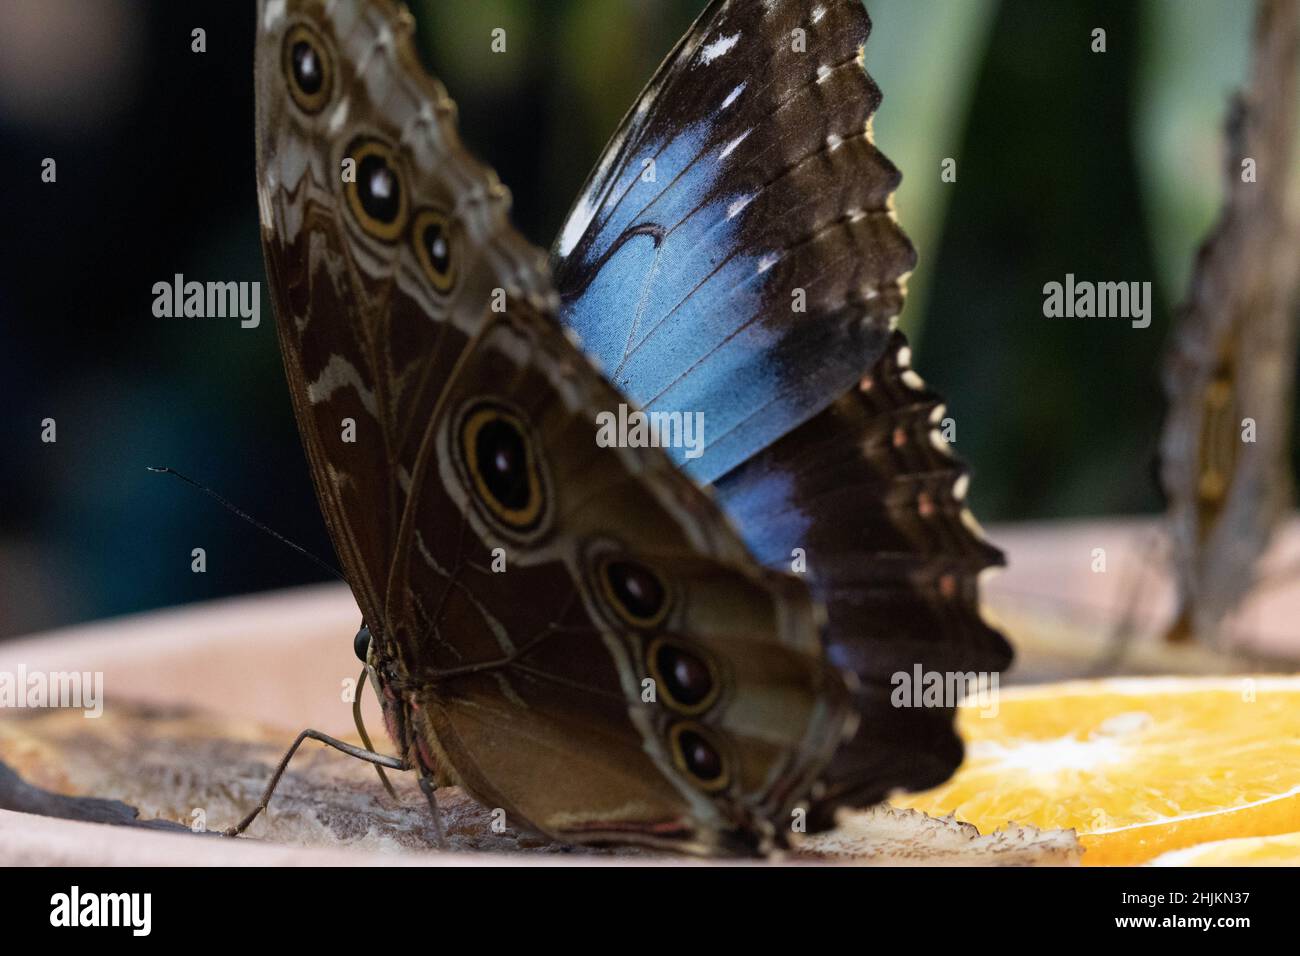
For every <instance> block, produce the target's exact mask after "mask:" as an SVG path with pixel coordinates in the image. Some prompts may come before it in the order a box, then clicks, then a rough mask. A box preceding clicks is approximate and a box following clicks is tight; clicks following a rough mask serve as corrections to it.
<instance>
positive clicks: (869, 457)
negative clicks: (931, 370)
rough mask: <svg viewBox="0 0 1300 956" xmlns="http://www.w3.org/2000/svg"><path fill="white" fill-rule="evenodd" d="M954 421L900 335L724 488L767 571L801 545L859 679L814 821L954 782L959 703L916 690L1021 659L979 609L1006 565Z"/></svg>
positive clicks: (721, 484) (847, 664)
mask: <svg viewBox="0 0 1300 956" xmlns="http://www.w3.org/2000/svg"><path fill="white" fill-rule="evenodd" d="M944 413H945V409H944V406H943V405H942V404H941V402H940V399H939V397H938V396H937V395H936V394H935V393H934V392H933V391H932V390H930V389H929V388H928V387H926V385H925V383H924V382H923V381H922V380H921V378H920V377H919V376H918V375H917V374H916V373H915V372H913V371H912V370H911V368H910V349H909V348H908V346H907V343H906V340H905V338H904V336H903V334H902V333H901V332H895V333H894V335H893V337H892V339H891V342H890V345H889V348H888V349H887V351H886V352H885V354H884V355H883V356H882V357H881V358H880V359H879V360H878V361H877V363H876V365H875V367H874V368H873V369H872V370H871V372H870V373H869V374H868V375H866V376H865V377H863V379H862V380H861V381H860V382H859V384H858V386H857V387H856V388H854V389H852V390H851V391H849V392H846V393H845V394H843V395H841V396H840V397H839V398H838V399H836V401H835V402H834V403H833V404H832V405H831V406H830V407H829V408H827V409H826V410H825V411H823V412H821V413H820V414H818V415H817V416H816V417H814V418H813V419H811V420H810V421H808V422H806V423H805V424H803V425H801V426H800V427H799V428H797V429H795V430H794V431H793V432H791V433H790V434H788V435H785V436H784V437H782V438H781V439H780V440H778V441H777V442H775V443H774V444H773V445H771V446H769V447H768V448H766V449H764V450H763V451H762V452H760V453H759V454H758V455H756V456H754V457H753V458H751V459H750V460H749V461H747V462H745V463H744V464H742V465H740V466H739V467H738V468H736V469H734V470H733V471H732V472H730V473H729V474H727V475H725V476H724V477H723V478H722V479H721V480H719V481H718V483H717V486H716V487H717V492H718V500H719V502H720V503H721V504H722V505H723V507H724V509H725V510H726V511H727V512H728V514H730V515H731V516H732V517H733V518H734V519H735V520H736V522H737V524H738V526H739V527H740V528H742V529H744V534H745V539H746V542H747V543H748V544H749V546H750V549H751V550H752V552H753V553H754V554H755V555H756V556H757V557H758V558H759V560H760V561H762V562H763V563H764V564H766V565H768V566H769V567H773V568H788V567H790V563H791V558H792V555H794V554H796V550H795V549H800V550H799V552H797V553H798V554H799V555H800V557H801V558H802V560H803V561H804V562H806V565H807V570H806V573H807V577H808V581H809V584H810V587H811V588H812V591H813V594H814V596H816V597H817V598H819V599H820V600H821V601H822V602H823V603H824V605H825V607H826V612H827V629H826V637H825V640H826V647H827V656H828V657H829V658H830V660H831V661H833V662H834V663H835V664H837V665H838V666H840V667H843V668H845V669H847V670H849V671H851V672H852V673H853V674H855V675H856V676H857V678H858V682H857V683H858V687H857V691H856V694H855V698H856V705H857V709H858V712H859V714H860V716H861V720H860V721H859V725H858V730H857V734H856V735H855V736H854V737H853V739H852V740H850V741H849V742H848V743H846V744H845V745H844V746H843V747H842V748H841V749H840V750H839V751H838V752H837V753H836V755H835V759H834V761H833V763H832V765H831V766H830V768H829V769H828V770H827V772H826V774H825V776H824V781H825V784H826V788H825V791H824V793H823V794H822V796H821V798H820V799H818V800H817V801H816V802H815V804H814V813H813V821H814V822H816V821H818V820H819V819H821V820H825V821H829V820H830V818H831V816H832V814H833V811H834V809H835V808H836V807H837V806H840V805H849V806H865V805H868V804H871V803H875V802H877V801H879V800H881V799H883V798H884V797H885V796H886V795H887V794H888V793H889V791H890V790H893V789H895V788H898V787H904V788H907V789H910V790H918V789H923V788H926V787H930V786H935V785H937V784H939V783H941V782H942V781H944V780H946V779H947V778H948V776H949V775H951V773H952V772H953V770H955V769H956V768H957V765H958V764H959V763H960V762H961V755H962V748H961V743H960V741H959V740H958V739H957V736H956V734H955V733H954V732H953V706H952V701H951V700H943V701H940V702H937V703H935V702H930V701H926V702H925V703H926V706H923V707H919V706H917V701H916V699H915V698H914V696H913V694H912V692H911V689H912V688H918V690H919V688H920V687H921V686H922V685H923V682H924V680H925V678H926V677H927V676H928V675H935V674H937V675H941V677H942V678H943V679H944V680H945V681H946V680H947V679H948V678H949V677H950V676H951V675H970V676H971V678H972V683H971V684H970V685H969V687H968V688H967V689H970V690H976V689H980V685H979V683H978V680H979V676H978V675H981V674H983V675H986V676H987V675H992V674H996V673H999V672H1001V671H1002V670H1004V669H1005V668H1006V667H1007V666H1008V665H1009V664H1010V662H1011V650H1010V648H1009V646H1008V645H1007V643H1006V640H1005V639H1004V638H1003V637H1002V635H1001V634H999V633H998V632H997V631H995V630H993V629H992V628H990V627H989V626H988V625H987V624H986V623H985V622H984V620H983V619H982V618H981V616H980V609H979V577H980V574H981V573H982V572H983V571H984V570H985V569H986V568H989V567H992V566H994V565H1000V564H1002V563H1003V559H1002V555H1001V553H1000V552H999V551H998V550H997V549H996V548H993V547H992V546H991V545H989V544H988V543H987V542H985V541H984V539H983V536H982V534H981V532H980V530H979V527H978V525H976V523H975V521H974V519H973V518H972V517H971V515H970V512H969V511H968V510H967V509H966V507H965V503H964V499H965V496H966V489H967V485H968V483H969V481H968V476H967V470H966V468H965V467H964V466H963V465H962V464H961V463H960V462H958V461H957V460H956V459H955V458H954V457H953V455H952V453H951V451H950V450H949V445H948V443H947V442H946V441H945V440H944V439H943V438H942V437H941V434H940V431H939V429H940V427H941V422H942V420H943V418H944ZM898 675H903V676H902V679H900V678H899V676H898ZM902 687H905V688H907V689H908V690H907V691H906V692H901V691H900V688H902ZM987 687H988V685H987V684H985V685H984V688H985V689H987Z"/></svg>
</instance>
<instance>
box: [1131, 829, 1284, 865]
mask: <svg viewBox="0 0 1300 956" xmlns="http://www.w3.org/2000/svg"><path fill="white" fill-rule="evenodd" d="M1151 865H1152V866H1300V833H1284V834H1282V835H1281V836H1263V837H1238V838H1237V839H1235V840H1215V841H1214V842H1213V843H1201V844H1198V845H1196V846H1189V847H1188V848H1187V849H1185V850H1171V851H1170V852H1168V853H1162V854H1160V856H1158V857H1156V858H1155V859H1154V860H1152V861H1151Z"/></svg>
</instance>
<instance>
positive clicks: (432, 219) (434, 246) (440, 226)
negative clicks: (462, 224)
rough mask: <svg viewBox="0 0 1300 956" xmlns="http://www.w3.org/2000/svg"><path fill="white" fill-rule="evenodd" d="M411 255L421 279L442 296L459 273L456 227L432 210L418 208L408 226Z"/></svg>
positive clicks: (458, 242) (457, 231)
mask: <svg viewBox="0 0 1300 956" xmlns="http://www.w3.org/2000/svg"><path fill="white" fill-rule="evenodd" d="M411 242H412V244H413V245H414V246H415V258H416V259H417V260H418V261H419V263H420V268H421V269H423V270H424V275H425V278H427V279H428V280H429V282H431V283H432V284H433V287H434V289H436V290H437V291H438V292H440V293H441V294H443V295H446V294H447V293H449V292H451V290H452V289H453V288H455V286H456V279H457V276H458V275H459V272H460V229H459V227H458V226H457V225H456V223H455V222H454V221H453V220H452V219H451V218H450V217H449V216H446V215H444V214H442V213H440V212H438V211H437V210H435V209H421V210H420V211H419V212H417V213H416V214H415V223H414V225H412V227H411Z"/></svg>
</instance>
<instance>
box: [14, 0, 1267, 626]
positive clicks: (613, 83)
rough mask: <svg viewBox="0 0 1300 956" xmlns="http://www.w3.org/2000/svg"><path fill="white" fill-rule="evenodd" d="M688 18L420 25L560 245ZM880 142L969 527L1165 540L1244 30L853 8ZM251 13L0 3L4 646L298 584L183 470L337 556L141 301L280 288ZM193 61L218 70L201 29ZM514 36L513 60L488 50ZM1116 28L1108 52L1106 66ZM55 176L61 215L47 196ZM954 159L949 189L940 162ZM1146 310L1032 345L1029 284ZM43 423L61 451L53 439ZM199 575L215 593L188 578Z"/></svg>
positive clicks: (1093, 0) (1102, 7)
mask: <svg viewBox="0 0 1300 956" xmlns="http://www.w3.org/2000/svg"><path fill="white" fill-rule="evenodd" d="M703 5H704V4H703V2H702V0H474V2H472V3H471V2H442V0H414V6H415V8H416V10H417V13H418V15H419V22H420V30H421V40H422V45H423V47H424V49H425V51H426V55H427V58H428V59H429V61H430V62H431V63H432V64H433V65H434V67H435V69H436V71H437V72H438V74H439V75H440V77H441V78H442V80H443V81H444V83H445V84H446V86H447V87H448V89H449V91H450V92H451V95H452V96H453V98H455V99H456V100H457V102H458V104H459V107H460V115H461V124H462V130H463V134H464V138H465V140H466V141H467V142H468V143H469V144H470V146H471V147H472V148H473V149H474V150H475V151H477V152H478V153H479V154H480V155H481V156H483V157H484V158H485V159H486V160H488V161H489V162H490V163H491V164H492V165H493V166H495V167H496V168H497V170H498V172H499V173H500V175H501V178H502V179H503V181H504V182H506V183H507V184H508V185H509V186H510V187H511V188H512V190H513V192H514V196H515V211H516V221H517V223H518V224H519V226H520V227H521V228H522V229H523V231H524V232H525V233H526V234H527V235H528V236H529V237H531V238H532V239H533V240H534V241H536V242H537V243H539V244H541V245H549V244H550V241H551V237H553V236H554V235H555V234H556V232H557V230H558V228H559V226H560V223H561V221H562V218H563V216H564V214H565V213H566V211H567V210H568V207H569V204H570V203H571V201H572V199H573V197H574V195H575V194H576V192H577V189H578V187H579V186H580V185H581V184H582V182H583V180H584V179H585V177H586V175H587V172H588V170H589V169H590V167H591V166H592V165H593V164H594V162H595V160H596V159H597V157H598V155H599V152H600V150H601V148H602V146H603V145H604V143H605V141H606V140H607V139H608V138H609V136H610V134H611V133H612V132H613V130H614V128H615V127H616V125H617V123H618V121H619V119H620V118H621V117H622V115H623V113H624V112H625V111H626V110H627V109H628V107H629V106H630V105H631V104H632V102H633V99H634V97H635V96H636V94H637V92H638V91H639V89H640V88H641V86H642V85H643V84H644V83H645V81H646V80H647V79H649V77H650V75H651V73H652V72H653V70H654V68H655V67H656V65H657V64H658V62H659V60H660V59H661V58H662V56H663V55H664V54H665V53H666V52H667V51H668V50H669V49H670V48H671V46H672V45H673V44H674V43H675V42H676V40H677V38H678V37H679V36H680V35H681V33H682V32H683V31H684V30H685V29H686V27H687V26H688V25H689V24H690V22H691V21H692V19H693V18H694V17H695V16H696V15H697V14H698V13H699V11H700V9H702V7H703ZM867 7H868V9H869V11H870V12H871V15H872V17H873V20H874V22H875V27H874V31H873V34H872V37H871V40H870V41H869V43H868V46H867V57H866V59H867V64H868V69H869V71H870V72H871V73H872V74H873V76H874V77H875V79H876V80H877V82H878V83H879V85H880V86H881V88H882V90H883V92H884V103H883V105H882V107H881V109H880V111H879V113H878V115H877V116H876V119H875V139H876V142H877V144H878V145H879V146H880V148H881V149H882V150H883V151H884V152H885V153H886V154H887V155H888V156H890V157H891V158H892V159H893V160H894V161H895V162H896V163H897V164H898V165H899V167H900V168H901V169H902V171H903V174H904V179H903V186H902V188H901V190H900V191H899V193H898V196H897V203H896V205H897V210H898V218H899V221H900V223H901V224H902V226H903V228H904V229H905V230H907V231H908V232H909V234H910V235H911V236H912V238H913V240H914V241H915V243H916V245H917V247H918V250H919V253H920V262H919V265H918V268H917V270H916V272H915V274H914V275H913V277H912V279H911V282H910V285H909V289H910V297H909V304H908V306H907V309H906V311H905V313H904V316H903V325H904V327H905V328H906V329H907V330H908V331H909V332H910V333H911V334H912V335H913V337H914V339H915V342H916V345H917V353H918V354H917V363H916V364H917V367H918V369H919V371H920V372H921V373H922V374H923V375H924V377H925V378H926V379H927V380H928V381H930V382H931V383H933V384H934V385H935V386H936V387H937V388H939V389H940V390H941V391H942V392H943V393H944V394H945V395H946V396H947V397H948V399H949V409H950V413H951V414H952V415H953V416H954V417H955V419H956V421H957V436H956V437H957V450H958V451H959V453H960V454H962V455H963V456H964V457H965V458H967V459H968V460H969V461H970V462H972V464H973V466H974V469H975V478H974V482H973V485H972V501H973V506H974V510H975V512H976V514H977V515H979V517H980V518H981V519H982V520H984V521H985V522H990V521H994V522H996V521H1011V520H1025V519H1043V518H1058V517H1068V516H1083V515H1100V514H1112V513H1133V512H1152V511H1156V510H1158V509H1159V507H1160V499H1159V495H1158V493H1157V490H1156V487H1155V484H1154V481H1153V478H1152V463H1153V456H1154V450H1155V447H1156V440H1157V436H1158V431H1159V425H1160V419H1161V415H1162V407H1163V400H1162V396H1161V392H1160V388H1159V379H1158V363H1159V359H1160V354H1161V351H1162V349H1163V347H1164V345H1165V339H1166V334H1167V332H1168V328H1169V319H1170V313H1171V310H1172V308H1173V306H1174V305H1175V304H1176V303H1177V302H1178V300H1179V299H1180V298H1181V296H1182V294H1183V290H1184V288H1185V285H1186V281H1187V272H1188V267H1189V265H1190V263H1191V260H1192V256H1193V253H1194V251H1195V248H1196V246H1197V245H1198V244H1199V242H1200V240H1201V238H1202V237H1203V235H1204V233H1205V232H1206V230H1207V229H1208V228H1209V226H1210V225H1211V223H1212V221H1213V218H1214V216H1215V214H1216V210H1217V208H1218V203H1219V199H1220V195H1221V191H1220V185H1219V181H1218V177H1219V169H1220V162H1221V155H1220V146H1221V142H1222V139H1221V135H1220V127H1221V123H1222V120H1223V116H1224V112H1225V109H1226V106H1227V102H1228V96H1229V94H1230V92H1231V91H1232V90H1233V89H1234V88H1235V87H1236V86H1237V85H1238V84H1240V83H1241V82H1242V81H1243V80H1244V78H1245V75H1246V69H1247V63H1248V39H1249V30H1250V24H1251V18H1252V10H1253V5H1252V4H1250V3H1247V2H1243V0H1138V2H1133V0H1111V2H1105V0H1087V2H1084V0H1077V2H1072V0H1060V2H1054V3H1051V4H1047V3H1042V2H1034V0H1002V2H998V0H869V2H868V3H867ZM253 26H254V24H253V8H252V5H251V4H244V3H230V2H229V0H220V2H218V0H210V2H199V3H186V4H175V3H168V2H165V0H156V2H151V3H146V2H141V0H97V2H96V3H94V4H86V3H84V2H78V0H5V2H4V3H3V4H0V156H2V157H3V158H2V159H0V162H3V164H4V167H5V168H4V170H3V173H4V178H3V182H4V184H5V185H4V187H3V188H4V190H5V192H4V198H5V207H6V225H5V228H4V231H3V246H0V328H2V329H3V343H4V345H3V348H2V349H0V400H2V401H0V405H2V410H0V429H2V431H0V439H2V440H3V444H2V445H0V447H3V448H4V449H5V452H6V454H5V467H4V468H3V469H0V502H2V506H0V580H3V581H4V589H3V604H2V605H0V636H4V635H12V634H16V633H22V632H26V631H30V630H35V629H38V628H44V627H49V626H53V625H58V624H63V623H69V622H74V621H78V620H85V619H89V618H95V617H100V616H104V615H108V614H117V613H123V612H128V611H135V610H140V609H145V608H150V607H156V606H163V605H168V604H173V603H179V602H184V601H190V600H199V599H205V598H211V597H215V596H219V595H224V594H234V593H241V592H245V591H250V590H258V589H268V588H275V587H282V586H286V585H289V584H295V583H301V582H304V581H310V580H316V579H318V578H319V577H320V575H319V573H318V572H317V569H315V568H314V567H313V566H312V565H310V564H309V563H307V562H305V561H301V560H299V559H298V558H297V557H295V556H294V555H292V554H291V553H289V552H287V551H285V550H283V549H282V548H281V546H280V545H278V544H276V543H275V542H273V541H271V540H270V539H268V538H265V537H264V536H262V535H261V534H260V533H258V532H257V531H255V530H253V529H251V528H248V527H246V526H245V525H243V524H242V523H241V522H239V521H238V520H237V519H235V518H233V517H231V516H229V515H227V514H226V513H224V512H222V511H220V510H219V509H217V508H216V507H215V506H213V505H212V504H211V503H210V502H209V501H208V500H207V499H205V498H203V497H201V496H199V495H197V494H195V493H193V492H191V491H189V490H188V489H186V488H184V487H182V486H180V485H179V484H176V483H173V482H170V481H168V480H167V479H163V478H158V477H154V476H151V475H148V474H147V473H146V472H145V470H144V469H145V466H146V465H150V464H167V465H171V466H173V467H175V468H177V469H179V470H182V471H186V472H188V473H190V474H192V475H194V476H195V477H196V478H198V479H199V480H201V481H204V482H205V483H208V484H210V485H211V486H212V487H214V488H215V489H216V490H218V491H220V492H221V493H222V494H224V495H226V496H227V497H229V498H231V499H232V500H234V501H235V502H236V503H238V504H239V505H240V506H242V507H243V508H245V509H246V510H248V511H250V512H252V513H253V514H255V515H258V516H260V517H263V518H264V519H267V520H269V521H270V522H271V523H272V524H273V525H274V526H275V527H276V528H277V529H278V530H280V531H281V532H283V533H285V534H287V535H288V536H289V537H291V538H294V539H295V540H298V541H300V542H301V543H302V544H304V545H305V546H307V547H308V548H309V549H311V550H314V551H316V552H318V553H321V554H324V555H326V556H329V553H330V552H329V544H328V540H327V538H326V536H325V534H324V531H323V527H322V525H321V522H320V518H319V515H318V513H317V510H316V504H315V499H314V496H313V494H312V490H311V486H310V482H309V479H308V476H307V472H306V468H305V464H304V462H303V460H302V454H301V450H300V447H299V444H298V438H297V433H296V430H295V428H294V425H293V420H292V415H291V412H290V408H289V401H288V396H287V393H286V390H285V387H284V382H283V373H282V371H281V368H280V361H279V355H278V351H277V347H276V342H275V334H274V329H273V328H272V327H271V319H270V310H269V305H268V304H265V303H264V309H263V312H264V320H263V323H262V326H261V327H260V328H258V329H255V330H241V329H240V328H239V327H238V323H237V322H231V321H223V320H192V319H191V320H172V319H156V318H154V317H153V316H152V314H151V303H152V294H151V288H152V285H153V283H154V282H156V281H159V280H162V279H170V277H171V276H172V275H173V273H175V272H183V273H185V274H186V276H187V278H200V279H221V280H231V279H235V280H264V276H263V271H262V265H261V252H260V247H259V242H258V229H257V216H256V200H255V194H254V181H253V154H252V151H253V145H252V144H253V128H252V76H251V73H252V42H253ZM195 27H203V28H204V29H205V30H206V31H207V52H206V53H203V54H196V53H193V52H192V51H191V48H190V45H191V31H192V30H193V29H194V28H195ZM496 27H504V28H505V29H506V31H507V37H508V52H507V54H505V55H493V54H492V53H491V52H490V51H489V37H490V33H491V31H492V29H494V28H496ZM1099 27H1100V28H1102V29H1104V30H1105V31H1106V37H1107V49H1106V52H1105V53H1093V52H1092V51H1091V50H1090V44H1091V33H1092V31H1093V30H1094V29H1096V28H1099ZM45 156H55V157H58V160H59V181H58V183H57V185H54V186H51V185H46V184H42V183H41V182H40V180H39V168H40V161H41V158H43V157H45ZM949 157H951V158H953V159H955V160H956V162H957V180H956V182H954V183H944V182H942V181H941V179H940V164H941V162H942V161H943V160H944V159H945V158H949ZM1067 272H1072V273H1074V274H1075V275H1076V276H1077V277H1079V278H1081V279H1094V280H1099V281H1118V280H1127V281H1146V280H1149V281H1151V282H1152V283H1153V287H1154V291H1155V313H1154V316H1155V317H1154V321H1153V323H1152V325H1151V327H1150V328H1148V329H1142V330H1139V329H1133V328H1130V326H1129V324H1128V323H1127V322H1126V321H1123V320H1113V319H1112V320H1100V319H1092V320H1087V319H1078V320H1068V319H1045V318H1044V317H1043V314H1042V300H1043V295H1042V286H1043V284H1044V283H1045V282H1048V281H1060V280H1062V279H1063V278H1064V276H1065V274H1066V273H1067ZM46 416H52V417H55V418H56V419H57V421H58V423H59V424H58V427H59V441H58V443H57V444H56V445H43V444H41V443H40V441H39V433H40V424H39V423H40V421H41V419H42V418H44V417H46ZM193 547H205V548H206V549H207V553H208V571H207V573H206V574H201V575H200V574H193V573H191V571H190V557H189V555H190V549H191V548H193Z"/></svg>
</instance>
